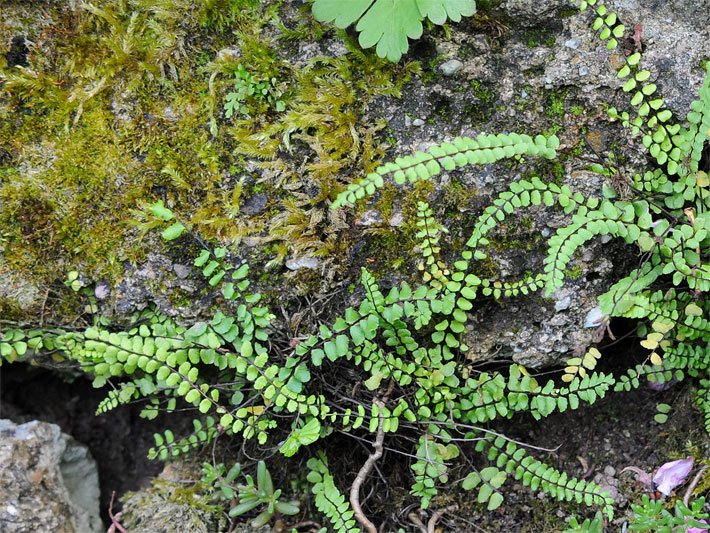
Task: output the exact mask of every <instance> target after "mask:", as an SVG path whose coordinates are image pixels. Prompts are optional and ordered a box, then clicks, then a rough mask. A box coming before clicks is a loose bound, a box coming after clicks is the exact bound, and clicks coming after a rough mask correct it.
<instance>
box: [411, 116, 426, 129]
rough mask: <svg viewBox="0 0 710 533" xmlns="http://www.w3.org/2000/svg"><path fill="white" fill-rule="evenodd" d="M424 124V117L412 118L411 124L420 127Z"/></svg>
mask: <svg viewBox="0 0 710 533" xmlns="http://www.w3.org/2000/svg"><path fill="white" fill-rule="evenodd" d="M423 125H424V119H421V118H415V119H414V120H412V126H416V127H417V128H421V127H422V126H423Z"/></svg>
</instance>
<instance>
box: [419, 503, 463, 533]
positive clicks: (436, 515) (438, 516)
mask: <svg viewBox="0 0 710 533" xmlns="http://www.w3.org/2000/svg"><path fill="white" fill-rule="evenodd" d="M458 508H459V506H458V505H457V504H453V505H449V506H448V507H444V508H443V509H439V510H437V511H435V512H434V514H432V515H431V518H430V519H429V523H428V524H427V528H426V531H427V533H434V529H435V528H436V523H437V522H438V521H439V520H441V517H442V516H443V515H444V513H448V512H451V511H455V510H456V509H458Z"/></svg>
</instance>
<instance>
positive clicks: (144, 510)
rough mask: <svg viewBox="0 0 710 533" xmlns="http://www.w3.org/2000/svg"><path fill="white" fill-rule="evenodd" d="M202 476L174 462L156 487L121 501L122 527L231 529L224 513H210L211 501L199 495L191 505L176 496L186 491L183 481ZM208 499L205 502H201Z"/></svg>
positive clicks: (142, 532) (200, 532)
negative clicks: (228, 527) (202, 499)
mask: <svg viewBox="0 0 710 533" xmlns="http://www.w3.org/2000/svg"><path fill="white" fill-rule="evenodd" d="M199 477H200V473H199V472H196V471H194V469H193V468H191V467H190V466H189V465H188V464H182V463H180V462H176V463H170V464H168V465H166V466H165V469H164V470H163V472H161V474H160V476H158V478H157V479H156V480H154V481H153V483H152V486H151V487H148V488H145V489H142V490H139V491H137V492H133V493H129V494H126V495H125V496H123V497H122V498H121V500H122V502H123V512H122V513H121V518H120V523H121V525H122V526H123V527H124V528H125V529H126V530H127V531H130V532H131V533H174V532H177V531H186V532H187V531H189V532H190V533H218V532H222V531H226V530H227V524H226V520H225V519H224V515H223V514H221V513H213V512H210V511H209V510H208V505H209V503H210V502H209V500H208V499H207V498H205V497H204V496H202V495H200V494H195V496H194V498H195V499H194V500H193V501H194V503H193V504H190V503H189V502H188V501H187V499H186V498H185V497H184V496H183V497H182V498H177V497H175V495H176V492H179V491H184V485H183V483H182V480H184V479H196V478H199ZM201 498H205V501H204V502H203V501H201ZM230 530H231V531H235V532H236V531H259V532H262V531H263V532H267V531H271V529H270V528H265V529H258V530H257V529H254V530H252V529H239V528H237V529H233V530H232V529H230Z"/></svg>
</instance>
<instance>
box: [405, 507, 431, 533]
mask: <svg viewBox="0 0 710 533" xmlns="http://www.w3.org/2000/svg"><path fill="white" fill-rule="evenodd" d="M407 518H409V521H410V522H411V523H412V524H414V525H415V526H417V527H418V528H419V531H420V532H421V533H427V528H426V526H425V525H424V522H422V519H421V518H419V516H417V513H415V512H414V511H412V512H411V513H409V514H408V515H407Z"/></svg>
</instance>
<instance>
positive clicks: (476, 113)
mask: <svg viewBox="0 0 710 533" xmlns="http://www.w3.org/2000/svg"><path fill="white" fill-rule="evenodd" d="M469 86H470V91H471V93H472V94H473V96H474V97H475V101H473V102H472V103H470V104H469V105H468V106H466V108H465V110H464V114H465V115H466V116H470V117H471V120H472V121H473V122H474V123H482V122H487V121H488V120H490V119H491V117H492V116H493V114H494V113H495V111H496V109H495V107H494V106H493V104H494V103H495V101H496V100H497V99H498V94H497V93H496V91H495V90H494V88H493V87H492V86H491V85H487V84H483V83H481V82H480V81H479V80H472V81H471V83H470V85H469Z"/></svg>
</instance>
